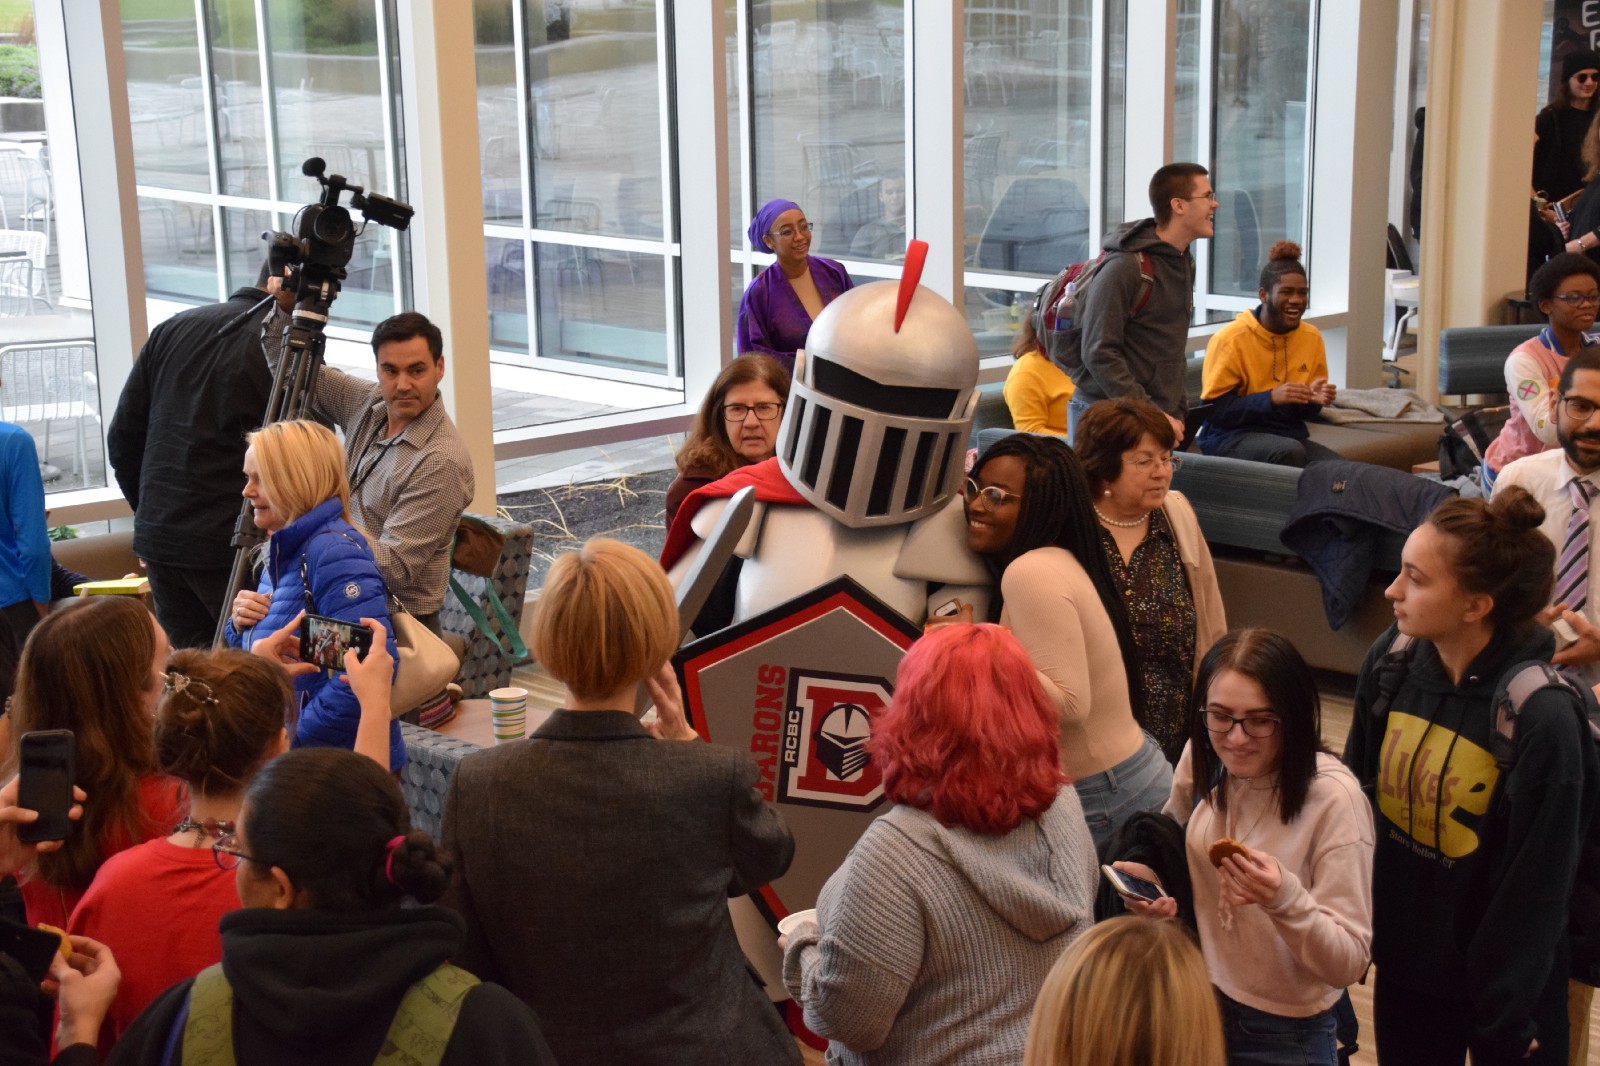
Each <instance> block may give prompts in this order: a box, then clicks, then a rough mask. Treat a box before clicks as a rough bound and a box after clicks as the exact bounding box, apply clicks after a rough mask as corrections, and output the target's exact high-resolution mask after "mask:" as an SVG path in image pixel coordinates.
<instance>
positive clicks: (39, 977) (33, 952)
mask: <svg viewBox="0 0 1600 1066" xmlns="http://www.w3.org/2000/svg"><path fill="white" fill-rule="evenodd" d="M60 950H61V938H60V937H58V936H56V935H55V934H54V933H51V932H47V931H45V930H43V929H35V928H33V927H32V926H29V925H23V924H22V923H21V922H13V921H10V920H8V919H5V918H0V955H10V956H11V957H12V958H13V959H16V960H17V962H18V963H19V964H20V965H21V966H22V969H23V972H24V973H26V974H27V975H28V977H29V979H30V980H32V981H33V983H34V984H38V983H39V982H40V981H43V980H44V979H45V978H46V977H48V976H50V963H51V962H53V961H54V960H55V957H56V953H57V952H58V951H60Z"/></svg>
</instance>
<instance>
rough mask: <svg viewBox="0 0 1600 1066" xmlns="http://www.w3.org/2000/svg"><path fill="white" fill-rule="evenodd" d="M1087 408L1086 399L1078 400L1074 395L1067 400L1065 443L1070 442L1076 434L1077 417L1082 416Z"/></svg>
mask: <svg viewBox="0 0 1600 1066" xmlns="http://www.w3.org/2000/svg"><path fill="white" fill-rule="evenodd" d="M1088 409H1089V401H1088V400H1080V399H1078V398H1077V397H1076V396H1074V397H1073V398H1072V399H1070V400H1068V401H1067V443H1068V444H1071V443H1072V441H1073V439H1074V438H1075V437H1077V435H1078V419H1080V418H1082V417H1083V412H1085V411H1087V410H1088Z"/></svg>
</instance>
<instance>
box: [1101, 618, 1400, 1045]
mask: <svg viewBox="0 0 1600 1066" xmlns="http://www.w3.org/2000/svg"><path fill="white" fill-rule="evenodd" d="M1194 705H1195V708H1196V710H1195V713H1194V714H1193V715H1192V720H1191V722H1190V726H1189V743H1188V745H1187V746H1186V747H1185V748H1184V750H1183V756H1182V757H1181V758H1180V759H1179V760H1178V768H1177V771H1176V773H1175V774H1174V777H1173V783H1172V798H1171V799H1170V800H1169V801H1168V802H1167V806H1166V808H1165V811H1164V813H1166V814H1167V815H1168V816H1170V817H1172V818H1174V819H1176V820H1177V821H1178V823H1179V824H1181V825H1183V826H1185V832H1184V849H1185V852H1186V855H1187V858H1188V869H1189V878H1190V881H1191V883H1192V886H1193V888H1194V908H1195V914H1194V919H1195V925H1196V926H1197V928H1198V930H1199V933H1200V951H1201V954H1203V955H1204V956H1205V960H1206V971H1207V973H1208V974H1209V975H1210V977H1211V983H1212V984H1213V985H1215V986H1216V990H1217V1002H1218V1004H1219V1005H1220V1006H1221V1008H1222V1023H1223V1035H1224V1038H1225V1039H1226V1042H1227V1048H1228V1062H1229V1064H1230V1066H1280V1064H1281V1066H1291V1064H1293V1066H1300V1064H1303V1063H1313V1064H1316V1066H1337V1063H1338V1049H1337V1046H1336V1043H1335V1037H1334V1019H1333V1010H1332V1008H1333V1005H1334V1003H1335V1002H1336V1001H1337V1000H1338V999H1339V996H1340V994H1341V993H1342V992H1343V990H1344V989H1345V987H1346V986H1347V985H1349V984H1351V983H1353V982H1354V981H1356V980H1357V979H1358V978H1359V977H1360V976H1361V975H1362V974H1363V973H1364V972H1366V969H1367V963H1368V961H1369V958H1370V947H1371V943H1372V890H1371V887H1370V886H1371V880H1372V878H1371V873H1372V812H1371V809H1370V808H1369V807H1368V805H1367V802H1366V800H1365V798H1364V797H1363V796H1362V795H1361V789H1360V787H1359V786H1358V785H1357V783H1356V779H1355V777H1354V775H1352V774H1351V773H1350V771H1349V770H1346V769H1345V768H1344V766H1343V765H1342V764H1341V763H1340V762H1339V760H1338V759H1337V758H1335V757H1334V756H1333V755H1331V754H1329V753H1328V752H1326V751H1324V750H1323V748H1322V742H1321V739H1320V737H1321V729H1322V713H1321V707H1320V705H1319V701H1318V699H1317V686H1316V680H1315V678H1313V677H1312V674H1311V669H1310V668H1309V667H1308V666H1307V665H1306V663H1305V660H1304V659H1302V658H1301V657H1300V653H1299V652H1297V651H1296V650H1295V648H1294V645H1292V644H1290V643H1289V642H1288V641H1287V640H1285V639H1284V638H1283V637H1280V636H1278V635H1277V634H1276V633H1270V632H1268V631H1266V630H1264V629H1236V630H1234V631H1233V632H1231V633H1228V634H1226V635H1225V636H1223V637H1222V639H1220V640H1218V641H1217V643H1216V644H1215V645H1213V646H1212V648H1211V650H1210V651H1209V652H1207V653H1206V656H1205V658H1204V659H1203V660H1202V661H1201V663H1200V673H1199V676H1198V678H1197V679H1196V681H1195V699H1194ZM1114 865H1115V866H1116V868H1117V869H1119V870H1123V871H1125V872H1127V873H1131V874H1134V875H1135V876H1138V877H1144V878H1147V879H1151V880H1154V879H1155V874H1154V872H1153V871H1151V870H1150V869H1149V867H1146V866H1142V865H1140V864H1138V863H1115V864H1114ZM1124 899H1125V900H1126V901H1127V905H1128V908H1129V909H1130V910H1132V911H1133V912H1134V913H1136V914H1141V915H1145V916H1147V917H1173V916H1175V915H1176V913H1177V904H1176V903H1175V902H1174V901H1173V900H1172V899H1171V898H1165V899H1160V900H1157V901H1155V902H1153V903H1146V902H1143V901H1140V900H1137V899H1133V898H1131V897H1124Z"/></svg>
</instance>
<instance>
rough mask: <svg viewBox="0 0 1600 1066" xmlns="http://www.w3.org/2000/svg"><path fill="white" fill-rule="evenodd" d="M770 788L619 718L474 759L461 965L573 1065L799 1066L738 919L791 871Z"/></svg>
mask: <svg viewBox="0 0 1600 1066" xmlns="http://www.w3.org/2000/svg"><path fill="white" fill-rule="evenodd" d="M757 772H758V771H757V769H756V765H755V763H753V762H752V761H751V760H750V757H749V756H748V755H746V754H743V753H740V752H737V751H734V750H731V749H729V748H722V747H718V746H716V745H713V744H705V743H700V742H696V741H679V740H656V739H654V738H652V737H651V736H650V734H648V733H646V732H645V731H644V729H643V727H642V726H640V725H639V723H638V722H637V721H636V720H635V719H634V717H633V715H631V714H628V713H626V712H623V711H582V712H578V711H556V712H555V713H554V714H553V715H551V716H550V719H549V720H548V721H547V722H545V724H544V725H542V726H540V727H539V729H538V731H537V732H535V733H534V734H533V735H532V736H531V737H529V738H528V739H527V740H522V741H517V742H516V743H513V744H508V745H505V746H502V747H497V748H492V749H488V750H485V751H481V752H475V753H473V754H472V755H469V756H467V757H466V758H465V759H463V760H462V761H461V765H460V766H459V767H458V768H457V769H456V773H455V777H454V778H453V779H452V781H451V786H450V796H449V800H448V805H447V806H446V808H445V812H444V827H443V837H444V843H445V846H446V847H447V848H449V849H450V850H451V851H452V852H453V853H454V857H455V860H456V868H455V875H454V881H453V883H452V885H451V891H450V894H449V895H448V896H447V897H446V900H445V902H447V903H449V904H451V905H452V906H454V907H455V908H456V909H458V910H459V911H460V912H461V914H462V916H463V917H464V918H465V919H466V922H467V940H466V945H465V948H464V957H463V958H462V959H460V960H458V961H459V962H460V963H461V965H462V966H464V967H466V968H467V969H469V970H471V971H472V972H473V973H475V974H477V975H478V976H479V977H482V978H483V979H485V980H493V981H496V982H498V983H499V984H502V985H504V986H505V987H506V988H508V989H510V990H511V991H512V992H514V993H515V994H516V995H517V996H518V997H520V998H521V999H522V1000H523V1002H525V1003H527V1004H528V1005H529V1006H531V1007H532V1008H533V1009H534V1012H535V1013H536V1014H537V1015H538V1016H539V1024H540V1026H541V1028H542V1029H543V1030H544V1034H545V1038H546V1039H547V1040H548V1041H549V1043H550V1049H551V1051H553V1052H554V1053H555V1057H556V1061H557V1062H560V1063H573V1064H574V1066H576V1064H580V1063H595V1064H600V1063H604V1064H606V1066H629V1064H632V1063H638V1064H645V1063H649V1064H652V1066H672V1064H683V1066H691V1064H692V1066H702V1064H704V1063H710V1062H715V1063H728V1064H730V1066H745V1064H749V1066H769V1064H773V1063H777V1064H783V1063H793V1064H794V1066H799V1063H800V1053H799V1049H798V1048H797V1047H796V1046H795V1042H794V1038H793V1037H792V1036H790V1034H789V1032H788V1031H787V1030H786V1029H785V1028H784V1027H783V1024H782V1022H781V1021H780V1019H779V1017H778V1014H777V1012H776V1011H774V1010H773V1008H772V1005H771V1003H769V1002H768V1000H767V996H766V993H765V992H764V991H762V989H761V987H760V986H759V985H758V984H757V983H756V980H755V978H754V977H753V976H752V975H751V972H750V970H749V968H748V967H747V965H746V963H745V959H744V955H743V954H742V953H741V952H740V950H739V944H738V941H737V940H736V939H735V937H734V932H733V924H732V922H731V920H730V919H729V916H728V897H729V896H733V895H742V894H744V893H746V892H749V891H751V890H753V889H755V888H756V887H758V886H760V885H762V884H765V883H766V882H767V881H770V880H771V879H773V878H775V877H778V876H779V875H781V874H782V873H783V872H784V871H785V870H787V869H788V867H789V861H790V859H791V858H793V856H794V838H793V836H791V835H790V833H789V829H788V827H787V826H785V825H784V823H783V818H782V817H781V816H780V815H779V814H778V811H777V809H776V808H774V807H773V806H772V805H771V804H769V803H767V802H765V801H764V800H763V799H762V798H761V797H760V795H758V794H757V793H756V790H755V784H756V778H757Z"/></svg>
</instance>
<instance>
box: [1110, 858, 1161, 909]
mask: <svg viewBox="0 0 1600 1066" xmlns="http://www.w3.org/2000/svg"><path fill="white" fill-rule="evenodd" d="M1100 872H1101V873H1103V874H1105V875H1106V880H1107V881H1110V882H1111V887H1112V888H1114V889H1116V890H1117V893H1118V894H1119V895H1123V896H1127V897H1128V898H1129V899H1142V900H1144V901H1145V902H1146V903H1153V902H1155V901H1156V900H1158V899H1165V898H1166V897H1167V894H1166V893H1165V892H1164V891H1162V889H1161V886H1160V885H1158V884H1156V883H1155V882H1154V881H1146V880H1145V879H1144V878H1142V877H1135V876H1133V875H1132V874H1129V873H1123V872H1122V871H1121V870H1117V869H1114V868H1112V867H1110V866H1102V867H1100Z"/></svg>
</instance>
